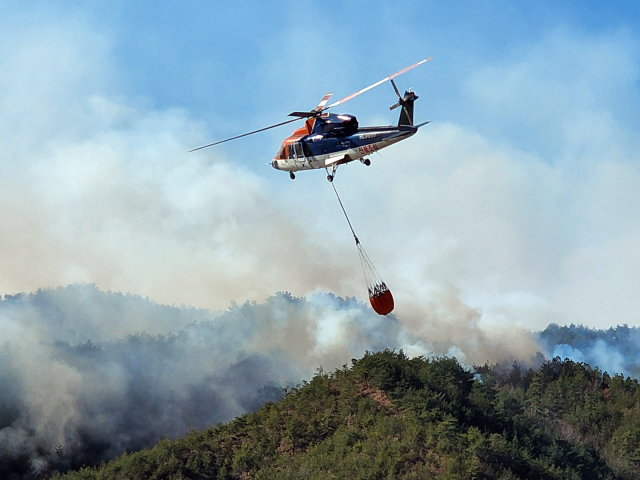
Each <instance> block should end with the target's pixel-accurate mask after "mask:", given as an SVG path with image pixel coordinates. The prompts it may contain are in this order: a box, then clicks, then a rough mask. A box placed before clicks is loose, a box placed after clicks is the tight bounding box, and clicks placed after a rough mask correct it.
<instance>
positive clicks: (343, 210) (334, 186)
mask: <svg viewBox="0 0 640 480" xmlns="http://www.w3.org/2000/svg"><path fill="white" fill-rule="evenodd" d="M331 186H332V187H333V191H334V192H336V197H337V198H338V203H340V208H342V213H344V218H346V219H347V223H348V224H349V228H350V229H351V233H353V238H354V239H355V240H356V245H360V240H358V236H357V235H356V232H355V231H354V230H353V226H352V225H351V220H349V216H348V215H347V211H346V210H345V209H344V205H343V204H342V200H340V195H338V190H336V184H335V183H333V182H331Z"/></svg>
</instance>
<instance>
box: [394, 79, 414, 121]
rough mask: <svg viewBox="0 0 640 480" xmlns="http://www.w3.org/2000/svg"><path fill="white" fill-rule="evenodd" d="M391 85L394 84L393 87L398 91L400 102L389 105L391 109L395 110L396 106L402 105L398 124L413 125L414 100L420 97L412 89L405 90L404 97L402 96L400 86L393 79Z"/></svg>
mask: <svg viewBox="0 0 640 480" xmlns="http://www.w3.org/2000/svg"><path fill="white" fill-rule="evenodd" d="M391 85H393V89H394V90H395V91H396V94H397V95H398V103H396V104H395V105H392V106H390V107H389V110H393V109H394V108H398V107H402V110H400V119H399V120H398V126H399V127H400V126H402V125H411V126H413V102H415V101H416V100H417V99H418V96H417V95H416V94H415V92H412V91H411V90H409V91H405V92H404V97H401V96H400V92H399V91H398V87H396V82H394V81H393V80H391Z"/></svg>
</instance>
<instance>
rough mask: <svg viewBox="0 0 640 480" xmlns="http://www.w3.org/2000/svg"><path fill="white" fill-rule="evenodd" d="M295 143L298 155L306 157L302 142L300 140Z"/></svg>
mask: <svg viewBox="0 0 640 480" xmlns="http://www.w3.org/2000/svg"><path fill="white" fill-rule="evenodd" d="M293 145H294V147H295V149H296V157H304V153H302V144H301V143H300V142H296V143H294V144H293Z"/></svg>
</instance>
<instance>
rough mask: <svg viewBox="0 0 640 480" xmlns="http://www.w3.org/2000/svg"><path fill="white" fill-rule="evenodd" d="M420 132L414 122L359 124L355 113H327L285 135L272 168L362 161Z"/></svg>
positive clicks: (289, 170) (319, 165)
mask: <svg viewBox="0 0 640 480" xmlns="http://www.w3.org/2000/svg"><path fill="white" fill-rule="evenodd" d="M417 131H418V127H415V126H413V125H399V126H380V127H358V122H357V120H356V117H354V116H352V115H336V114H325V115H323V116H322V117H319V118H318V119H316V118H312V119H309V120H307V122H305V126H304V127H302V128H299V129H298V130H296V131H295V132H294V133H293V135H291V136H290V137H288V138H286V139H285V140H284V142H282V145H281V146H280V150H279V151H278V154H277V155H276V157H275V158H274V159H273V160H272V162H271V165H272V166H273V168H275V169H278V170H283V171H287V172H297V171H299V170H312V169H315V168H328V167H334V166H337V165H341V164H344V163H348V162H352V161H354V160H362V161H363V159H364V158H365V157H367V156H369V155H371V154H373V153H375V152H377V151H379V150H382V149H383V148H385V147H388V146H389V145H393V144H394V143H397V142H400V141H402V140H404V139H407V138H409V137H411V136H413V135H415V133H416V132H417Z"/></svg>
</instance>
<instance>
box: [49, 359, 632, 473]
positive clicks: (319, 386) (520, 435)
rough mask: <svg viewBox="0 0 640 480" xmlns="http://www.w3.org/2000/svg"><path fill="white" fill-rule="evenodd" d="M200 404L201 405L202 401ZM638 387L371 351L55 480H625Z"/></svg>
mask: <svg viewBox="0 0 640 480" xmlns="http://www.w3.org/2000/svg"><path fill="white" fill-rule="evenodd" d="M203 408H204V406H203ZM638 471H640V388H639V385H638V382H637V381H636V380H631V379H628V378H627V379H625V378H623V377H622V376H613V377H612V376H609V375H608V374H606V373H603V372H601V371H599V370H597V369H592V368H591V367H589V366H588V365H584V364H579V363H575V362H573V361H561V360H560V359H555V360H552V361H549V362H545V363H543V364H542V366H541V367H540V368H539V369H537V370H535V371H534V370H531V369H529V370H524V369H522V368H521V367H519V366H518V365H517V364H515V365H513V366H512V367H511V368H504V367H503V366H496V367H490V366H483V367H478V368H477V369H476V373H472V372H471V371H469V370H468V369H465V368H463V367H462V366H460V365H459V364H458V362H457V361H456V360H455V359H452V358H440V359H431V360H430V359H427V358H412V359H410V358H408V357H407V356H405V355H404V354H403V353H402V352H394V351H389V350H386V351H384V352H380V353H367V354H366V355H365V356H364V357H363V358H361V359H360V360H353V361H352V364H351V365H350V366H348V367H347V366H344V367H343V368H342V369H338V370H336V371H334V372H332V373H327V372H324V371H318V372H317V374H316V375H315V376H314V377H313V379H312V380H311V381H310V382H304V383H303V384H302V385H300V386H299V387H298V388H291V389H288V391H287V392H286V395H285V397H284V398H283V399H282V400H280V401H278V402H270V403H267V404H266V405H264V406H263V407H262V408H261V409H260V410H258V411H257V412H256V413H253V414H246V415H243V416H241V417H238V418H237V419H236V420H234V421H232V422H230V423H227V424H220V425H218V426H216V427H210V428H208V429H206V430H204V431H197V432H195V431H194V432H191V433H189V434H188V435H187V436H186V437H183V438H179V439H177V440H174V441H172V440H169V439H166V440H163V441H161V442H160V443H159V444H158V445H156V446H155V447H154V448H152V449H150V450H142V451H140V452H136V453H131V454H124V455H122V456H120V457H119V458H117V459H115V460H114V461H112V462H109V463H107V464H105V465H103V466H102V467H101V468H98V469H91V468H87V469H84V470H81V471H76V472H68V473H67V474H66V475H54V478H55V479H58V480H61V479H67V480H76V479H94V478H97V479H116V478H117V479H125V478H126V479H150V478H154V479H165V478H166V479H169V478H176V479H177V478H182V479H185V478H189V479H207V478H211V479H236V478H237V479H249V478H262V479H270V478H273V479H294V478H295V479H299V478H302V479H323V480H324V479H327V478H354V479H355V478H357V479H376V478H389V479H392V478H394V479H395V478H404V479H418V478H434V479H445V478H447V479H455V478H460V479H467V478H468V479H471V478H474V479H502V480H506V479H536V480H538V479H576V480H578V479H634V478H638V473H637V472H638Z"/></svg>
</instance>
